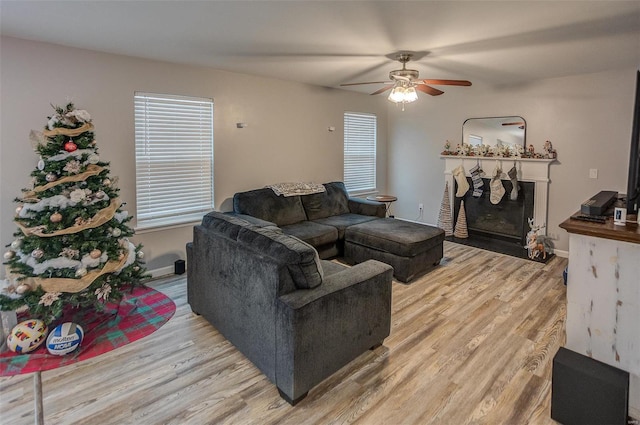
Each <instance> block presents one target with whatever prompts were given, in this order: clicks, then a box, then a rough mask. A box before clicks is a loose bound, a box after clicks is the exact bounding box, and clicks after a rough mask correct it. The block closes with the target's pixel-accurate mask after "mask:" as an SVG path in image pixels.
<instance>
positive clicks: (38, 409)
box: [33, 371, 44, 425]
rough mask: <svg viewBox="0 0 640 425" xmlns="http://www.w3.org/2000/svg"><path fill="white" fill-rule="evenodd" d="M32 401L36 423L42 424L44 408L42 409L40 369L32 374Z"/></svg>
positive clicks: (37, 424)
mask: <svg viewBox="0 0 640 425" xmlns="http://www.w3.org/2000/svg"><path fill="white" fill-rule="evenodd" d="M33 401H34V414H35V421H36V425H44V410H43V409H42V376H41V375H40V371H37V372H36V373H35V374H34V375H33Z"/></svg>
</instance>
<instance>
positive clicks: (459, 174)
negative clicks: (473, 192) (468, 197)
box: [451, 164, 469, 198]
mask: <svg viewBox="0 0 640 425" xmlns="http://www.w3.org/2000/svg"><path fill="white" fill-rule="evenodd" d="M451 174H453V177H454V178H455V179H456V183H458V191H457V192H456V196H457V197H458V198H462V197H463V196H464V194H465V193H467V191H468V190H469V182H468V181H467V176H466V174H465V172H464V168H463V167H462V164H460V165H458V166H457V167H456V168H454V169H453V171H452V172H451Z"/></svg>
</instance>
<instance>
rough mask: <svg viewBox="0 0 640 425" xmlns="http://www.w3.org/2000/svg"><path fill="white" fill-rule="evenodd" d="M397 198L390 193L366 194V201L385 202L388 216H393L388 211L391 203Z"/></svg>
mask: <svg viewBox="0 0 640 425" xmlns="http://www.w3.org/2000/svg"><path fill="white" fill-rule="evenodd" d="M397 200H398V198H397V197H395V196H392V195H372V196H367V201H377V202H383V203H384V204H385V207H386V215H387V216H388V217H389V218H393V216H392V215H390V214H389V213H390V211H391V203H392V202H395V201H397Z"/></svg>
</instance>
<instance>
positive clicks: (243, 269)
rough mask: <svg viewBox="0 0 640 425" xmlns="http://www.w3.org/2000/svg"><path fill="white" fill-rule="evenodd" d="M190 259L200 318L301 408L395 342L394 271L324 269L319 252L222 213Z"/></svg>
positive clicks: (200, 231) (208, 219) (190, 247)
mask: <svg viewBox="0 0 640 425" xmlns="http://www.w3.org/2000/svg"><path fill="white" fill-rule="evenodd" d="M262 224H264V223H262ZM187 258H188V262H187V267H188V274H187V297H188V302H189V304H190V306H191V308H192V310H193V311H194V312H196V313H198V314H201V315H202V316H203V317H204V318H205V319H207V320H208V321H209V322H210V323H211V324H212V325H214V326H215V327H216V329H217V330H218V331H219V332H220V333H221V334H222V335H224V336H225V338H227V339H228V340H229V341H231V342H232V343H233V345H234V346H235V347H236V348H237V349H238V350H239V351H240V352H242V353H243V354H244V355H245V356H246V357H247V358H248V359H249V360H251V362H252V363H253V364H254V365H255V366H256V367H258V368H259V369H260V370H261V371H262V372H263V373H264V374H265V375H266V376H267V377H268V378H269V379H270V380H271V381H272V382H273V383H275V385H276V386H277V387H278V390H279V392H280V395H281V396H282V397H283V398H284V399H285V400H287V401H288V402H289V403H290V404H292V405H295V404H296V403H297V402H298V401H299V400H300V399H302V398H303V397H304V396H306V394H307V392H308V391H309V390H310V389H311V388H312V387H313V386H315V385H317V384H318V383H319V382H320V381H322V380H324V379H325V378H327V377H329V376H330V375H332V374H333V373H334V372H336V371H337V370H338V369H340V368H341V367H342V366H344V365H346V364H347V363H349V362H350V361H351V360H353V359H355V358H356V357H358V356H359V355H360V354H362V353H363V352H365V351H367V350H368V349H370V348H373V347H375V346H377V345H380V344H382V341H383V340H384V339H385V338H386V337H387V336H388V335H389V332H390V326H391V281H392V273H393V270H392V268H391V266H389V265H387V264H384V263H381V262H378V261H375V260H368V261H365V262H363V263H361V264H358V265H356V266H354V267H347V266H343V265H341V264H336V263H334V262H329V261H324V260H320V258H319V256H318V252H317V251H316V250H315V249H314V248H313V247H312V246H311V245H309V244H307V243H305V242H303V241H301V240H300V239H298V238H296V237H294V236H290V235H287V234H285V233H283V232H282V231H281V230H280V229H278V228H277V227H273V226H264V227H261V226H260V225H255V224H251V223H250V222H249V221H246V220H243V219H241V218H239V217H233V216H231V215H229V214H222V213H217V212H212V213H209V214H208V215H207V216H205V218H204V219H203V222H202V224H201V225H198V226H195V228H194V235H193V242H191V243H189V244H187Z"/></svg>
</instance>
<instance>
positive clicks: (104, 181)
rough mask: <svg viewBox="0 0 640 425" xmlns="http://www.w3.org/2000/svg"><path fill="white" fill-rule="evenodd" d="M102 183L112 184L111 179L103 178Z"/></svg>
mask: <svg viewBox="0 0 640 425" xmlns="http://www.w3.org/2000/svg"><path fill="white" fill-rule="evenodd" d="M102 184H103V185H105V186H107V187H109V186H111V180H110V179H104V180H102Z"/></svg>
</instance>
